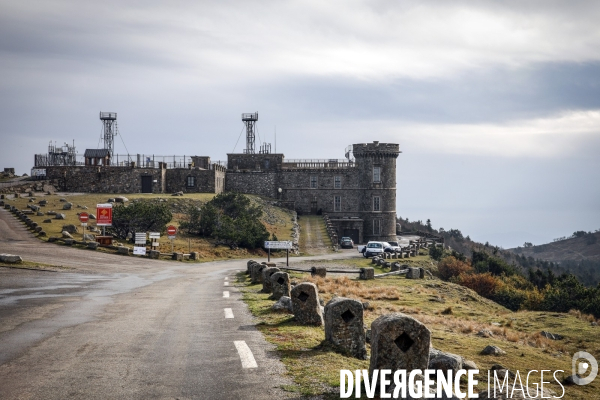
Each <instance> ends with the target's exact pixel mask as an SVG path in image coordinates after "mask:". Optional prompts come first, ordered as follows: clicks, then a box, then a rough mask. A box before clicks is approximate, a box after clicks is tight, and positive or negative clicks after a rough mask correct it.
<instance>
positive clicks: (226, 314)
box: [224, 308, 233, 318]
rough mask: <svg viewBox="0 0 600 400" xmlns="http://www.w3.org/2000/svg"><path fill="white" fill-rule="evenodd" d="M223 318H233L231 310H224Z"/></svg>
mask: <svg viewBox="0 0 600 400" xmlns="http://www.w3.org/2000/svg"><path fill="white" fill-rule="evenodd" d="M224 311H225V318H233V311H232V310H231V308H225V309H224Z"/></svg>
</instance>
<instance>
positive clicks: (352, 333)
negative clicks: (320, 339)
mask: <svg viewBox="0 0 600 400" xmlns="http://www.w3.org/2000/svg"><path fill="white" fill-rule="evenodd" d="M325 340H327V341H328V342H330V343H333V344H334V345H335V346H338V347H339V348H341V349H344V350H346V351H348V352H349V353H350V354H352V356H353V357H356V358H359V359H361V360H364V359H366V358H367V350H366V347H365V329H364V324H363V305H362V303H361V302H360V301H357V300H352V299H347V298H345V297H336V298H333V299H331V300H330V301H329V302H328V303H327V304H326V305H325Z"/></svg>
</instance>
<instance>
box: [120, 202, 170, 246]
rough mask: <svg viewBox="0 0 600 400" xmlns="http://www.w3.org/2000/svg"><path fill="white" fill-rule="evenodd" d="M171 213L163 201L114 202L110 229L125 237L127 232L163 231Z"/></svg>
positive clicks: (122, 237)
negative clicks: (127, 203) (126, 203)
mask: <svg viewBox="0 0 600 400" xmlns="http://www.w3.org/2000/svg"><path fill="white" fill-rule="evenodd" d="M172 218H173V215H172V214H171V210H169V207H168V206H167V204H165V203H152V202H149V201H143V200H142V201H135V202H133V203H131V204H129V205H124V204H116V205H115V206H114V207H113V222H112V227H111V228H110V231H112V232H113V233H114V234H115V236H117V237H118V238H121V239H125V238H126V237H127V235H128V234H129V233H131V234H132V235H133V234H135V232H148V231H156V232H164V230H165V229H166V227H167V224H168V223H169V222H170V221H171V219H172Z"/></svg>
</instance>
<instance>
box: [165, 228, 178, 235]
mask: <svg viewBox="0 0 600 400" xmlns="http://www.w3.org/2000/svg"><path fill="white" fill-rule="evenodd" d="M167 233H168V234H169V236H175V235H176V234H177V228H175V227H174V226H173V225H169V226H168V227H167Z"/></svg>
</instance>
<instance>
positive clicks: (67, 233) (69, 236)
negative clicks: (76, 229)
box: [61, 231, 73, 239]
mask: <svg viewBox="0 0 600 400" xmlns="http://www.w3.org/2000/svg"><path fill="white" fill-rule="evenodd" d="M61 234H62V237H63V238H66V239H73V236H71V234H70V233H69V232H67V231H62V232H61Z"/></svg>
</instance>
